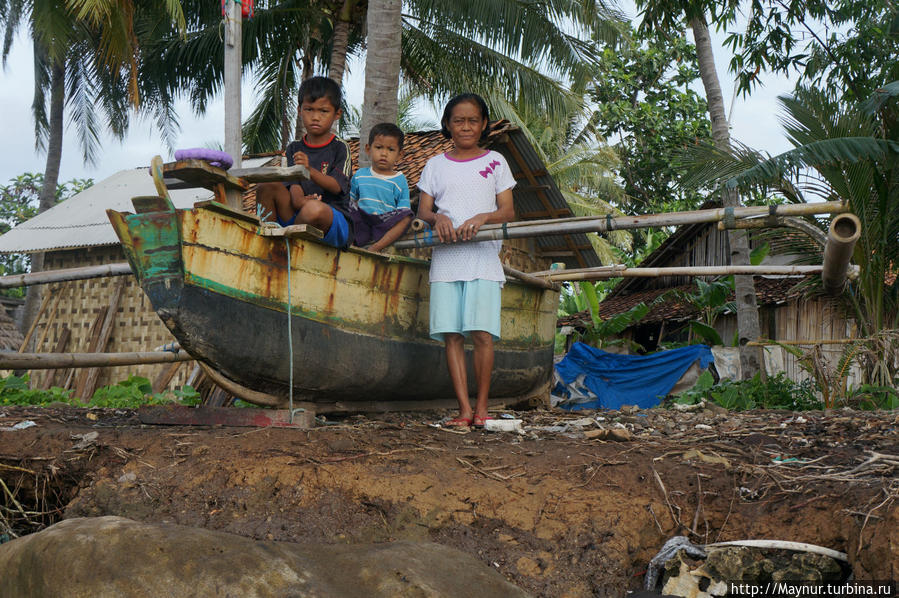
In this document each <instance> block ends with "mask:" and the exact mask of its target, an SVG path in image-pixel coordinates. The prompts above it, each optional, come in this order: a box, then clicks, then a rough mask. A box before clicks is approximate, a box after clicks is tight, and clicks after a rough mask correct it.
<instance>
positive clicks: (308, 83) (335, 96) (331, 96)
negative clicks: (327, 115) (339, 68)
mask: <svg viewBox="0 0 899 598" xmlns="http://www.w3.org/2000/svg"><path fill="white" fill-rule="evenodd" d="M299 96H300V104H302V103H303V102H307V101H308V102H315V101H316V100H319V99H321V98H328V101H329V102H331V105H332V106H334V110H340V104H341V101H342V99H343V94H342V93H341V91H340V85H338V84H337V83H336V82H335V81H334V80H333V79H328V78H327V77H310V78H308V79H306V80H305V81H303V83H302V85H300V93H299Z"/></svg>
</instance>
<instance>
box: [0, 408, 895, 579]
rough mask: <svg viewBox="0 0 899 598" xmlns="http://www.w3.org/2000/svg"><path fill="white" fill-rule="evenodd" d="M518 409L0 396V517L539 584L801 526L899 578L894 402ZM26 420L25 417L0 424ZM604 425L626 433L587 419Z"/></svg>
mask: <svg viewBox="0 0 899 598" xmlns="http://www.w3.org/2000/svg"><path fill="white" fill-rule="evenodd" d="M519 415H520V416H521V417H523V418H524V419H525V423H526V425H528V426H529V428H528V430H529V431H528V433H527V434H526V435H524V436H518V435H514V434H505V433H503V434H499V433H489V432H482V431H472V432H470V433H456V432H453V431H448V430H445V429H439V428H434V427H430V426H428V425H427V424H428V423H429V422H433V421H436V420H437V419H439V417H440V415H439V414H435V413H425V414H393V415H387V416H378V417H372V416H369V417H351V418H347V419H344V420H341V421H338V422H336V423H335V425H328V426H322V427H318V428H315V429H313V430H303V431H298V430H284V429H254V428H198V427H186V426H181V427H177V426H155V427H151V426H143V425H141V424H140V423H139V421H138V420H137V418H136V416H135V413H134V412H132V411H124V410H118V411H113V410H100V411H96V410H95V411H91V412H87V411H84V410H77V409H68V408H63V409H34V408H13V407H6V408H0V430H3V431H0V480H3V482H4V483H5V485H6V488H0V493H2V495H3V498H2V499H0V509H2V510H0V535H2V534H3V533H4V531H6V532H7V533H8V532H9V529H6V530H4V528H3V526H7V528H12V531H13V532H14V533H16V534H22V533H26V532H27V531H29V530H34V529H36V528H37V527H40V526H41V525H45V524H48V523H52V522H53V521H56V520H59V519H61V518H68V517H78V516H99V515H120V516H123V517H129V518H131V519H135V520H139V521H155V522H173V523H179V524H182V525H190V526H197V527H204V528H209V529H214V530H224V531H228V532H233V533H237V534H241V535H244V536H248V537H252V538H267V539H275V540H286V541H293V542H303V541H316V542H329V543H339V542H344V543H357V542H383V541H390V540H396V539H414V540H421V539H428V540H433V541H436V542H439V543H442V544H446V545H449V546H453V547H455V548H459V549H461V550H463V551H465V552H468V553H470V554H472V555H474V556H476V557H477V558H478V559H480V560H481V561H483V562H484V563H486V564H489V565H490V566H493V567H495V568H497V569H498V570H499V571H500V572H502V573H503V574H504V575H505V576H506V577H507V578H508V579H510V580H511V581H513V582H514V583H515V584H517V585H519V586H520V587H522V588H524V589H526V590H527V591H529V592H531V593H532V594H533V595H535V596H572V597H574V596H619V595H623V594H624V593H625V591H626V590H627V589H636V588H638V587H639V586H640V585H641V582H642V578H643V573H644V571H645V569H646V565H647V563H648V561H649V559H650V558H651V557H652V556H653V555H654V554H655V553H656V552H657V551H658V549H659V548H660V546H661V545H662V544H663V543H664V541H665V540H667V539H668V538H670V537H671V536H673V535H678V534H685V535H689V536H690V538H691V539H692V540H693V541H694V542H696V543H708V542H714V541H723V540H742V539H755V538H774V539H782V540H793V541H799V542H809V543H813V544H819V545H822V546H826V547H829V548H833V549H836V550H840V551H843V552H846V553H848V554H849V557H850V560H851V563H852V566H853V570H854V573H855V576H856V577H857V578H861V579H879V580H885V579H897V578H899V531H897V530H899V510H897V508H896V504H895V499H896V498H897V497H899V481H897V476H896V473H897V471H899V457H897V455H899V415H897V414H896V413H894V412H886V413H883V412H882V413H874V414H871V413H862V412H848V411H836V412H833V413H828V414H824V413H820V412H818V413H802V414H794V413H789V412H750V413H746V414H741V415H735V414H729V413H722V412H720V411H700V412H696V413H676V412H672V411H664V410H649V411H644V412H639V413H631V414H623V413H618V412H611V413H601V414H598V415H600V416H602V417H603V418H604V419H605V421H600V422H598V424H596V423H590V424H589V425H585V422H584V419H583V418H584V415H583V414H577V415H572V414H564V413H547V412H527V413H523V414H519ZM24 420H32V421H34V422H35V423H36V424H37V425H36V426H34V427H30V428H27V429H22V430H15V431H13V430H7V429H6V428H9V427H11V426H13V425H14V424H16V423H19V422H22V421H24ZM616 424H620V425H623V426H625V427H626V428H628V430H629V432H630V434H629V436H630V439H629V440H624V441H607V440H602V439H600V438H597V437H594V438H588V437H585V435H584V433H585V431H591V430H598V429H599V428H600V427H607V428H610V427H612V426H615V425H616ZM566 427H567V429H564V428H566ZM619 429H620V426H619ZM94 432H96V435H94V434H93V433H94ZM600 436H601V435H600ZM13 498H15V500H13Z"/></svg>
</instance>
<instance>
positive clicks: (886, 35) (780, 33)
mask: <svg viewBox="0 0 899 598" xmlns="http://www.w3.org/2000/svg"><path fill="white" fill-rule="evenodd" d="M746 14H747V17H748V21H747V24H746V29H745V30H744V31H742V32H739V31H736V32H733V33H730V35H729V36H728V38H727V40H726V42H725V43H726V44H728V45H729V46H731V48H732V49H733V52H734V56H733V58H732V60H731V64H730V66H731V70H732V71H733V72H735V73H737V75H738V77H739V89H740V90H741V91H743V92H744V93H748V92H749V91H750V90H751V89H752V88H753V87H754V86H755V85H756V84H758V83H760V82H761V81H762V77H760V76H759V73H760V71H763V70H764V71H768V72H773V73H782V74H793V73H798V75H799V77H798V84H799V85H803V86H811V87H815V88H819V89H827V90H830V91H838V92H839V93H841V94H843V93H845V94H847V96H848V99H849V100H860V99H863V98H866V97H868V96H870V95H871V94H872V93H874V91H875V90H876V89H877V88H879V87H881V86H883V85H886V84H887V83H889V82H890V81H894V80H896V79H899V60H897V58H899V10H897V8H896V4H895V2H892V1H891V0H785V1H781V0H764V1H758V2H754V3H753V10H751V11H748V13H746Z"/></svg>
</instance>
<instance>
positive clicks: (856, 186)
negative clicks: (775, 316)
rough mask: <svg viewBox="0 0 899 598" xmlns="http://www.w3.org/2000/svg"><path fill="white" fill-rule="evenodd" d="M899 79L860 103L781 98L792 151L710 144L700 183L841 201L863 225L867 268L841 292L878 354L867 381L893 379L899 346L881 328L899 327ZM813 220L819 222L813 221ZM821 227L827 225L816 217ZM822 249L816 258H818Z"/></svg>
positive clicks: (824, 96) (872, 355)
mask: <svg viewBox="0 0 899 598" xmlns="http://www.w3.org/2000/svg"><path fill="white" fill-rule="evenodd" d="M897 99H899V81H895V82H893V83H890V84H889V85H886V86H884V87H883V88H881V89H880V90H878V91H877V92H876V93H875V94H874V96H873V97H872V98H870V99H869V100H867V101H866V102H863V103H861V104H854V105H847V103H846V102H845V101H843V100H842V98H836V97H834V96H833V95H831V94H828V93H825V92H822V91H820V90H816V89H809V88H802V87H799V88H797V90H796V91H795V92H794V95H792V96H782V97H781V98H780V102H781V104H782V107H783V111H784V118H783V123H784V129H785V131H786V133H787V138H788V139H789V141H790V142H791V144H792V145H793V149H792V150H789V151H787V152H784V153H782V154H780V155H777V156H773V157H772V156H767V155H762V154H759V153H758V152H754V151H752V150H750V149H747V148H737V149H736V150H728V151H722V150H719V149H715V148H707V151H706V153H705V156H706V157H705V160H703V163H702V165H701V166H700V167H699V168H698V169H697V172H696V176H697V177H698V178H699V179H700V180H705V181H712V182H721V183H722V184H725V185H726V186H727V187H729V188H734V189H746V190H749V189H761V190H762V191H763V192H771V191H774V192H778V193H780V194H782V195H783V196H785V197H787V198H788V199H789V200H791V201H806V200H807V199H808V198H812V197H817V198H821V199H825V200H842V201H845V202H847V203H848V205H849V207H850V208H851V210H852V212H853V213H854V214H855V215H856V216H858V218H859V220H860V221H861V223H862V227H861V237H860V238H859V241H858V243H857V244H856V247H855V253H854V255H853V261H855V263H857V264H860V265H861V266H862V269H861V273H860V275H859V278H858V280H857V281H855V283H854V284H851V285H850V286H849V287H848V288H847V290H846V291H845V292H844V294H843V298H844V299H845V301H846V304H847V307H848V309H849V310H850V312H851V313H853V314H854V316H855V321H856V324H857V326H858V331H859V335H860V336H862V337H865V338H868V339H871V338H874V339H876V341H874V342H876V343H877V350H876V351H873V350H872V351H867V352H865V353H864V354H863V355H862V358H861V362H862V366H863V370H864V371H865V373H866V375H867V379H868V382H870V383H873V384H878V385H882V386H890V385H893V384H894V383H895V379H896V375H897V373H899V372H897V365H896V364H897V363H899V361H897V358H899V346H897V343H896V340H895V338H892V339H891V340H889V342H883V341H884V331H888V330H895V329H896V328H899V294H897V291H899V284H897V282H896V280H897V279H896V278H895V271H896V268H897V265H899V202H897V201H896V198H897V197H899V141H897V140H899V101H897ZM813 222H816V221H813ZM816 223H817V224H818V225H819V226H821V227H822V228H823V224H822V223H820V222H816ZM820 249H821V248H820V247H819V248H818V251H817V254H816V255H815V256H814V258H815V261H818V262H819V263H820V259H821V252H820Z"/></svg>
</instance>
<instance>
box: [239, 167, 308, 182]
mask: <svg viewBox="0 0 899 598" xmlns="http://www.w3.org/2000/svg"><path fill="white" fill-rule="evenodd" d="M228 172H229V173H230V174H231V175H232V176H236V177H238V178H241V179H243V180H245V181H247V182H248V183H283V182H286V181H301V180H302V181H306V180H309V170H308V169H307V168H306V167H305V166H260V167H258V168H232V169H231V170H229V171H228Z"/></svg>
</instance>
